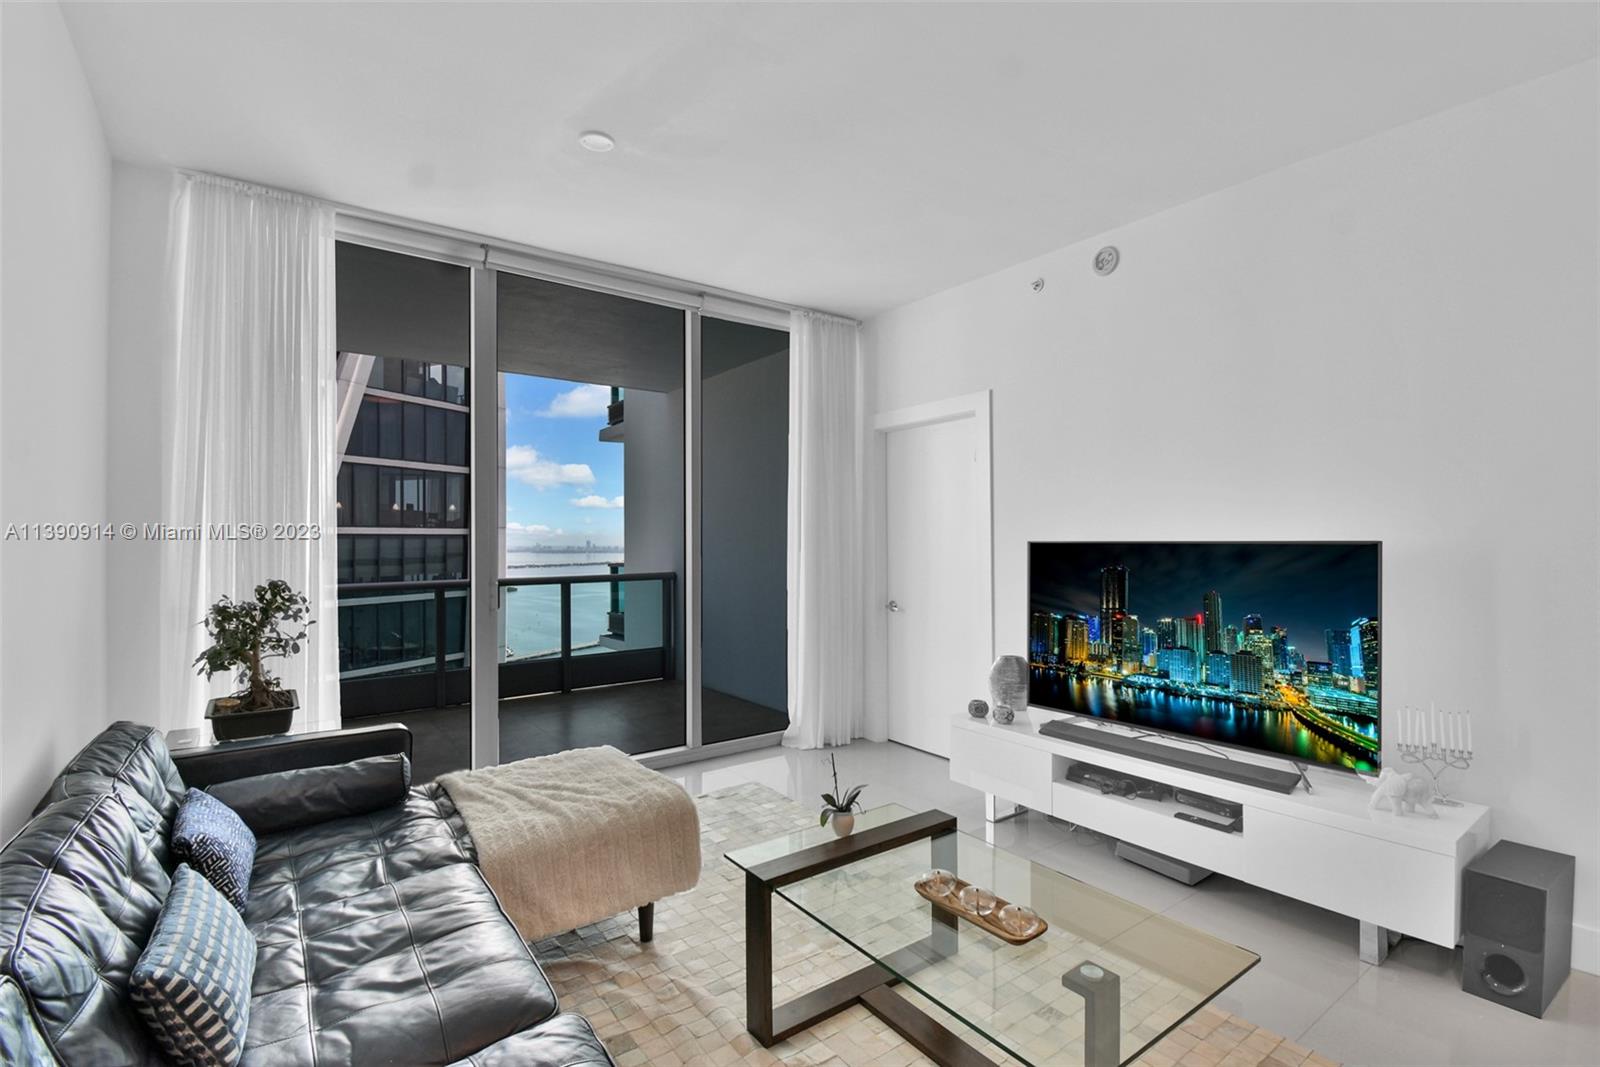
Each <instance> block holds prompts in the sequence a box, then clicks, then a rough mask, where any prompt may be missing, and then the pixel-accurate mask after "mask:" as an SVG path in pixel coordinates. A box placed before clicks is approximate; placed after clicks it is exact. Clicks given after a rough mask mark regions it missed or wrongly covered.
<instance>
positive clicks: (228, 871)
mask: <svg viewBox="0 0 1600 1067" xmlns="http://www.w3.org/2000/svg"><path fill="white" fill-rule="evenodd" d="M171 847H172V858H173V859H174V860H176V861H178V862H179V863H187V864H188V865H189V866H190V867H192V868H194V869H195V870H196V871H197V872H199V873H200V874H201V875H203V876H205V879H206V881H208V882H210V883H211V884H212V885H213V886H215V887H216V890H217V892H219V893H221V894H222V895H223V896H224V897H226V898H227V901H228V903H229V904H232V905H233V906H234V907H235V908H237V909H238V910H239V911H240V912H243V911H244V906H245V901H247V900H248V899H249V898H250V869H251V868H252V867H254V866H255V861H256V835H255V834H253V833H251V832H250V827H248V826H246V825H245V824H244V820H243V819H241V818H239V816H238V814H237V813H236V812H235V811H234V810H233V809H232V808H230V807H228V805H226V804H224V803H223V802H222V801H220V800H218V799H217V798H216V797H214V796H212V795H211V794H210V793H205V792H202V791H201V790H199V789H191V790H189V796H188V797H187V799H185V800H184V802H183V807H181V808H179V809H178V818H177V821H175V822H174V823H173V824H172V842H171Z"/></svg>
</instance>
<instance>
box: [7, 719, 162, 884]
mask: <svg viewBox="0 0 1600 1067" xmlns="http://www.w3.org/2000/svg"><path fill="white" fill-rule="evenodd" d="M105 792H114V793H117V794H118V795H119V796H120V798H121V799H122V803H123V806H124V807H126V808H127V809H128V812H129V814H130V815H131V816H132V817H133V820H134V822H135V823H136V824H137V825H138V826H139V831H140V833H141V834H142V835H143V836H144V838H145V841H146V843H147V844H148V845H149V846H150V848H151V851H153V852H155V854H156V855H158V856H160V857H161V861H162V862H163V863H165V864H167V866H168V869H169V870H170V869H171V861H170V860H169V859H168V857H167V834H168V832H169V831H170V830H171V828H172V820H173V818H174V817H175V816H176V815H177V814H178V806H179V805H180V804H181V803H182V802H183V797H184V794H185V792H186V791H185V789H184V785H183V778H182V777H181V776H180V775H179V774H178V768H177V765H176V764H174V763H173V761H172V754H171V753H170V752H168V751H167V742H166V739H165V738H163V737H162V735H161V732H160V731H159V730H156V729H153V728H152V727H149V726H140V725H139V724H137V723H131V722H117V723H113V724H111V725H110V726H108V727H106V728H105V729H104V730H102V731H100V733H99V734H97V735H96V736H95V737H94V739H93V740H91V741H90V742H89V743H88V744H87V745H85V746H84V747H83V749H82V750H81V751H79V753H78V754H77V755H76V756H74V757H72V759H71V760H70V761H68V763H67V765H66V766H65V767H64V768H62V770H61V773H60V774H58V775H56V778H55V780H54V781H53V782H51V783H50V788H49V789H47V790H46V791H45V795H44V797H43V798H42V799H41V800H40V801H39V803H38V805H37V806H35V807H34V809H33V811H34V814H35V815H37V814H38V813H39V812H41V811H43V810H44V809H45V808H47V807H48V806H50V805H51V804H54V803H56V802H57V801H60V800H65V799H66V798H67V797H71V796H84V795H87V794H93V793H105Z"/></svg>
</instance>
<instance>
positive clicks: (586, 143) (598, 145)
mask: <svg viewBox="0 0 1600 1067" xmlns="http://www.w3.org/2000/svg"><path fill="white" fill-rule="evenodd" d="M578 143H579V144H581V145H583V147H585V148H587V149H588V150H589V151H591V152H609V151H611V150H612V149H613V148H615V147H617V142H616V141H614V140H612V139H611V135H610V134H609V133H605V132H602V131H600V130H585V131H584V132H582V133H580V134H578Z"/></svg>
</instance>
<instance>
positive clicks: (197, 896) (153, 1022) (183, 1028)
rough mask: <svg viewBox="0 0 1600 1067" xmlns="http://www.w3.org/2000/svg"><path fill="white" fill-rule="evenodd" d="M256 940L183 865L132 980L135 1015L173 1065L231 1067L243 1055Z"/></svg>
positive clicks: (219, 897) (228, 906)
mask: <svg viewBox="0 0 1600 1067" xmlns="http://www.w3.org/2000/svg"><path fill="white" fill-rule="evenodd" d="M255 969H256V939H255V938H254V937H253V936H252V935H251V933H250V931H249V930H248V929H246V928H245V925H244V919H243V918H242V917H241V916H240V915H239V912H238V911H237V910H236V909H235V908H234V907H233V905H232V904H230V903H229V902H228V901H227V900H225V899H224V898H223V896H222V894H221V893H219V892H218V891H217V890H216V889H215V888H214V887H213V886H212V885H211V883H210V882H208V881H206V879H205V878H204V877H203V876H201V875H200V874H198V873H196V871H195V870H194V868H192V867H190V866H188V865H187V864H184V865H182V866H180V867H179V868H178V872H177V874H176V875H174V876H173V879H172V892H171V893H169V894H168V895H167V902H166V904H164V905H162V908H161V914H160V915H159V916H158V917H157V918H156V925H155V929H154V930H152V931H151V932H150V943H149V944H148V945H146V946H145V949H144V952H143V953H141V954H140V956H139V962H137V963H135V964H134V965H133V972H132V973H131V974H130V975H129V976H128V992H129V995H130V998H131V999H132V1000H133V1005H134V1008H135V1009H136V1010H137V1011H138V1012H139V1016H140V1017H141V1018H142V1019H143V1020H144V1022H145V1025H146V1026H148V1027H149V1028H150V1033H151V1034H152V1035H153V1036H154V1037H155V1040H156V1044H157V1045H159V1046H160V1047H161V1050H162V1051H163V1052H165V1053H166V1054H167V1057H168V1058H169V1059H170V1060H171V1061H172V1062H173V1063H178V1064H184V1065H204V1067H234V1065H235V1064H237V1063H238V1062H239V1059H240V1057H241V1056H243V1055H244V1038H245V1028H246V1027H247V1025H248V1024H249V1021H250V982H251V979H252V978H254V977H255Z"/></svg>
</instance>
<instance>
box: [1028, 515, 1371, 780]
mask: <svg viewBox="0 0 1600 1067" xmlns="http://www.w3.org/2000/svg"><path fill="white" fill-rule="evenodd" d="M1380 566H1381V563H1380V546H1379V545H1378V544H1377V543H1375V542H1364V543H1320V542H1319V543H1310V542H1307V543H1292V542H1283V543H1267V542H1260V543H1247V542H1235V543H1225V542H1218V543H1208V542H1194V543H1181V542H1060V543H1036V544H1033V545H1030V546H1029V575H1030V581H1029V597H1030V605H1029V630H1028V653H1029V655H1028V659H1029V662H1030V664H1031V667H1032V670H1031V685H1030V695H1029V699H1030V703H1033V704H1035V705H1037V706H1040V707H1045V708H1052V709H1056V710H1061V711H1069V712H1074V713H1078V714H1084V715H1093V716H1096V717H1099V718H1108V719H1114V720H1116V721H1118V722H1125V723H1129V724H1132V725H1136V726H1143V727H1148V728H1150V729H1157V730H1164V731H1170V732H1174V733H1181V734H1186V735H1189V736H1192V737H1195V738H1197V739H1199V740H1201V741H1209V742H1216V743H1220V744H1230V745H1242V746H1246V747H1250V748H1256V749H1261V750H1263V751H1267V752H1274V753H1278V754H1281V755H1285V756H1289V757H1291V758H1294V759H1298V760H1304V761H1307V762H1317V763H1326V764H1331V765H1335V766H1341V767H1346V768H1349V769H1352V770H1359V771H1369V772H1375V771H1376V770H1377V769H1378V766H1379V742H1380V730H1381V693H1382V644H1381V640H1380V618H1379V610H1380V598H1381V581H1380Z"/></svg>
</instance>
